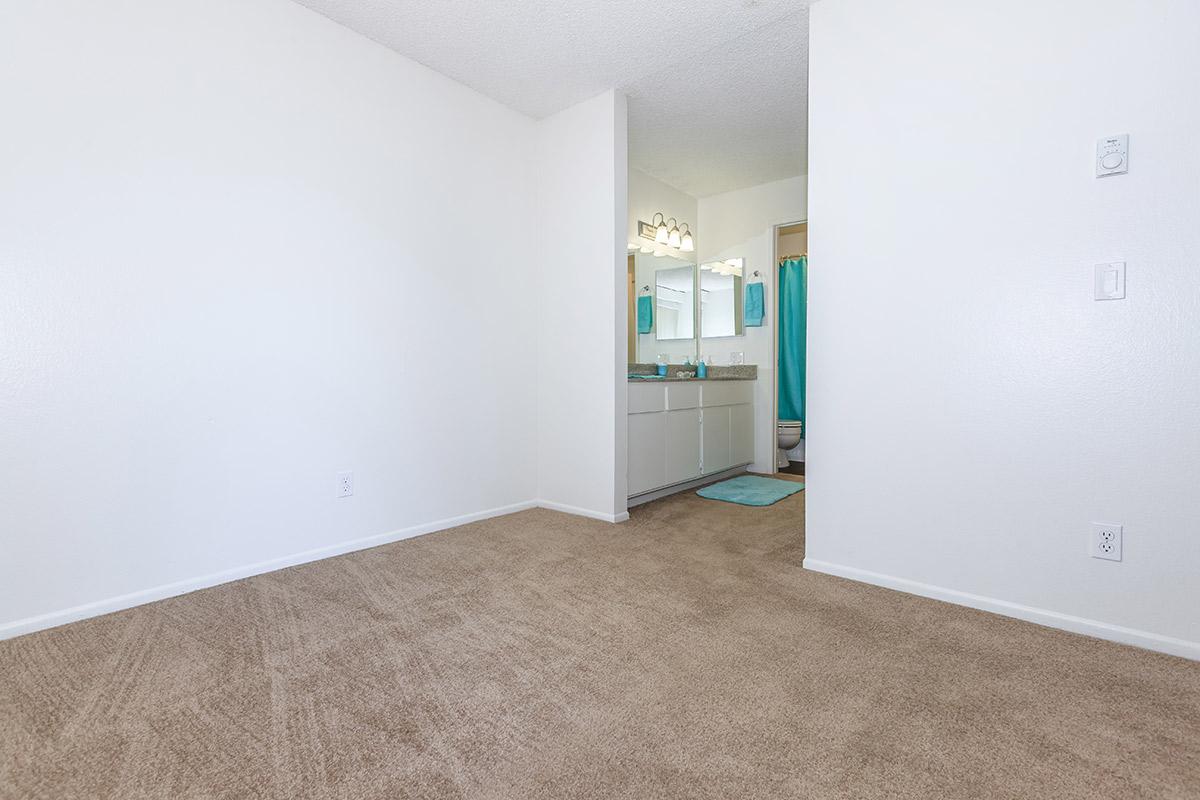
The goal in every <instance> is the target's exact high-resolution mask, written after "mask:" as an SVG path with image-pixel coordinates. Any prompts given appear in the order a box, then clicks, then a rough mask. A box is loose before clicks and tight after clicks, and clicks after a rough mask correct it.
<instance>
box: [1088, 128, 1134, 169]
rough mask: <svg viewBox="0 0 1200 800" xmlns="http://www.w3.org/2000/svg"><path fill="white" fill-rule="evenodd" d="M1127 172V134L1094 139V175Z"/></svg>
mask: <svg viewBox="0 0 1200 800" xmlns="http://www.w3.org/2000/svg"><path fill="white" fill-rule="evenodd" d="M1124 172H1129V134H1128V133H1122V134H1121V135H1119V136H1105V137H1104V138H1103V139H1097V140H1096V177H1097V178H1103V177H1104V176H1106V175H1120V174H1122V173H1124Z"/></svg>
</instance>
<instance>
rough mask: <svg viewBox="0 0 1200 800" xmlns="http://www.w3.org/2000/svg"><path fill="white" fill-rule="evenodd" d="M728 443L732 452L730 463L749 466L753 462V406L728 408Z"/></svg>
mask: <svg viewBox="0 0 1200 800" xmlns="http://www.w3.org/2000/svg"><path fill="white" fill-rule="evenodd" d="M729 442H730V448H731V449H732V450H733V456H732V461H731V463H733V464H749V463H750V462H751V461H753V460H754V406H752V405H741V406H730V407H729Z"/></svg>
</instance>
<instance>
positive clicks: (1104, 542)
mask: <svg viewBox="0 0 1200 800" xmlns="http://www.w3.org/2000/svg"><path fill="white" fill-rule="evenodd" d="M1089 551H1090V554H1091V556H1092V558H1106V559H1108V560H1109V561H1120V560H1121V526H1120V525H1111V524H1109V523H1107V522H1093V523H1092V538H1091V542H1090V545H1089Z"/></svg>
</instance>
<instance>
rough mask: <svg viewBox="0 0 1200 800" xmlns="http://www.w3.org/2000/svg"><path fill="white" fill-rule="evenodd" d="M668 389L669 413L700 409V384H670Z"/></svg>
mask: <svg viewBox="0 0 1200 800" xmlns="http://www.w3.org/2000/svg"><path fill="white" fill-rule="evenodd" d="M666 389H667V410H668V411H679V410H680V409H684V408H699V407H700V384H698V383H669V384H667V386H666Z"/></svg>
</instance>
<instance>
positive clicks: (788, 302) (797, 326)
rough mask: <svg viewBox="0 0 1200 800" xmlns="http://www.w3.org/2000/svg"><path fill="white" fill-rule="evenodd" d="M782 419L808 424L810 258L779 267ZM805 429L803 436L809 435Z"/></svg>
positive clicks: (801, 258) (785, 262) (780, 396)
mask: <svg viewBox="0 0 1200 800" xmlns="http://www.w3.org/2000/svg"><path fill="white" fill-rule="evenodd" d="M778 320H779V419H792V420H799V421H800V422H804V394H805V392H804V389H805V387H804V374H805V369H806V366H807V365H806V364H805V362H804V356H805V351H806V349H807V347H808V257H807V256H801V257H800V258H789V259H788V260H787V261H783V262H781V263H780V265H779V317H778ZM807 428H808V426H807V425H805V426H803V427H802V428H801V429H800V432H801V435H803V434H804V433H805V432H806V431H807Z"/></svg>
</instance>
